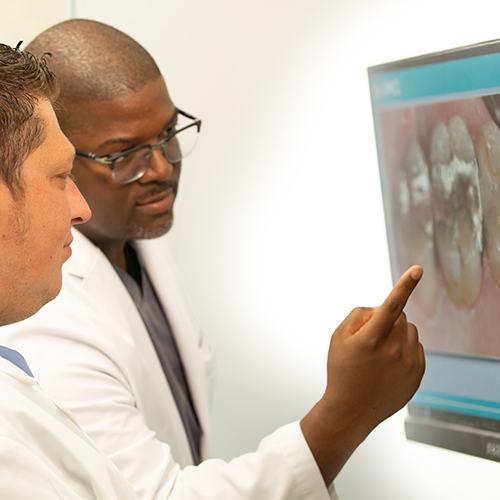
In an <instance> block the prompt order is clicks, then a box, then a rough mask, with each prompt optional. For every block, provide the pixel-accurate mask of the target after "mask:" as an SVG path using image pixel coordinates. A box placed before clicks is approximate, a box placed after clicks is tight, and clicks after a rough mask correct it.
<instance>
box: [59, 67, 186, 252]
mask: <svg viewBox="0 0 500 500" xmlns="http://www.w3.org/2000/svg"><path fill="white" fill-rule="evenodd" d="M175 112H176V111H175V106H174V104H173V103H172V101H171V99H170V97H169V95H168V92H167V88H166V86H165V82H164V80H163V78H162V77H158V78H157V79H155V80H153V81H151V82H149V83H147V84H146V85H145V86H144V87H142V88H141V89H140V90H138V91H131V92H130V93H129V94H126V95H124V96H120V97H117V98H116V99H111V100H107V101H90V102H85V103H84V104H82V105H81V106H79V109H78V110H75V111H74V113H76V115H75V114H73V115H72V116H70V121H71V123H72V124H73V123H74V125H72V126H71V127H69V129H68V130H67V131H66V133H67V134H68V137H69V139H70V140H71V141H72V143H73V144H74V145H75V147H76V148H77V149H78V150H80V151H84V152H92V153H94V154H96V155H98V156H102V155H108V154H112V153H117V152H120V151H123V150H125V149H128V148H131V147H134V146H138V145H141V144H147V143H156V142H157V141H158V137H159V136H161V134H162V133H163V132H164V131H165V130H166V129H167V128H168V127H169V126H171V125H172V120H173V119H174V118H175ZM153 151H154V152H153V155H152V158H151V160H150V164H149V168H148V169H147V171H146V172H145V174H144V175H143V177H141V178H140V179H139V180H137V181H135V182H132V183H130V184H125V185H123V184H117V183H116V182H115V181H114V180H113V179H112V177H111V172H110V170H109V169H108V168H107V167H106V166H105V165H102V164H100V163H97V162H95V161H92V160H88V159H85V158H80V157H77V158H76V160H75V168H74V175H75V179H76V182H77V184H78V187H79V188H80V189H81V191H82V193H83V195H84V196H85V198H86V199H87V200H88V202H89V205H90V207H91V209H92V220H91V221H90V222H89V223H88V224H85V226H83V227H82V231H83V232H84V233H85V234H87V236H89V237H90V238H91V239H92V240H93V241H94V242H96V243H97V244H99V242H105V241H110V240H127V239H134V238H154V237H157V236H160V235H162V234H164V233H166V232H167V231H168V230H169V229H170V227H171V226H172V223H173V203H174V200H175V196H176V194H177V187H178V183H179V174H180V163H177V164H175V165H171V164H170V163H168V162H167V160H166V159H165V157H164V156H163V154H162V152H161V150H160V149H158V148H155V149H154V150H153Z"/></svg>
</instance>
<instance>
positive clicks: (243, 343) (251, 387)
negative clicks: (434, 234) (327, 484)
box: [0, 0, 500, 500]
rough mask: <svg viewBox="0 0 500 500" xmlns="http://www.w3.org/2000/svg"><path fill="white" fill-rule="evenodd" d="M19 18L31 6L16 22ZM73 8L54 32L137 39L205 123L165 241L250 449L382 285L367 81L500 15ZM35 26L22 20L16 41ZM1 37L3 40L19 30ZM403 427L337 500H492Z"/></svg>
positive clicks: (306, 398) (338, 0)
mask: <svg viewBox="0 0 500 500" xmlns="http://www.w3.org/2000/svg"><path fill="white" fill-rule="evenodd" d="M28 3H29V4H31V6H32V7H33V6H34V5H37V4H38V2H34V1H32V2H18V3H16V6H15V7H11V8H10V10H11V11H18V5H21V4H28ZM44 4H45V2H44ZM71 4H72V5H70V2H52V3H50V5H51V9H52V7H53V14H55V15H56V17H57V16H59V15H62V17H65V16H66V15H68V14H67V13H68V10H67V9H69V8H71V9H72V11H73V13H74V14H76V15H77V16H78V17H89V18H94V19H98V20H101V21H104V22H108V23H110V24H113V25H115V26H116V27H118V28H121V29H123V30H124V31H126V32H128V33H129V34H131V35H132V36H134V37H135V38H137V39H138V40H139V41H140V42H141V43H142V44H143V45H144V46H145V47H146V48H147V49H149V50H150V51H151V52H152V54H153V55H154V56H155V58H156V59H157V61H158V63H159V64H160V66H161V68H162V70H163V72H164V75H165V76H166V79H167V82H168V85H169V88H170V92H171V94H172V96H173V98H174V100H175V102H176V103H177V105H178V106H179V107H181V108H184V109H186V110H187V111H190V112H192V113H194V114H197V115H199V116H200V117H202V118H203V119H204V124H203V132H202V135H201V137H200V143H199V146H198V149H197V150H196V152H195V153H194V154H193V156H192V157H191V158H190V159H188V160H187V161H185V163H184V172H183V181H182V188H181V192H180V196H179V199H178V202H177V205H176V206H177V211H176V217H177V219H176V224H175V228H174V230H173V231H172V234H171V242H170V243H171V249H172V251H173V252H174V254H175V256H176V259H177V261H178V263H179V267H180V270H181V275H182V279H183V283H184V286H185V289H186V291H187V293H188V295H189V297H190V299H191V303H192V309H193V311H194V312H195V314H196V316H197V318H198V321H199V323H200V324H201V325H202V327H203V329H204V330H205V331H206V332H207V333H208V334H209V335H210V336H211V337H212V339H213V341H214V343H215V344H216V348H217V351H218V370H219V375H218V378H219V382H218V387H217V393H216V399H215V406H214V412H215V430H216V438H217V440H218V453H219V455H220V456H222V457H225V458H230V457H232V456H235V455H237V454H240V453H242V452H246V451H250V450H252V449H254V448H255V446H256V445H257V443H258V441H259V439H260V438H261V437H263V436H264V435H265V434H267V433H269V432H271V431H272V430H274V429H275V428H276V427H277V426H279V425H281V424H282V423H285V422H288V421H290V420H293V419H297V418H300V417H301V416H302V415H303V414H304V413H305V412H306V411H307V410H308V409H309V408H310V406H311V405H312V404H313V403H314V402H315V401H316V399H317V398H319V397H320V395H321V392H322V390H323V387H324V378H325V377H324V372H325V358H326V351H327V346H328V342H329V337H330V334H331V332H332V331H333V329H334V328H335V326H336V325H337V324H338V323H339V322H340V321H341V320H342V319H343V317H344V316H345V315H346V314H347V313H348V312H349V311H350V309H351V308H352V307H353V306H355V305H374V304H377V303H379V302H380V301H381V300H382V298H383V297H384V296H385V294H386V292H387V291H388V290H389V288H390V286H391V279H390V272H389V262H388V255H387V245H386V241H385V228H384V220H383V210H382V202H381V195H380V187H379V179H378V168H377V163H376V151H375V143H374V134H373V127H372V122H371V110H370V103H369V94H368V85H367V76H366V67H367V66H368V65H370V64H376V63H380V62H386V61H390V60H394V59H398V58H402V57H408V56H413V55H417V54H421V53H425V52H431V51H435V50H440V49H446V48H451V47H454V46H459V45H464V44H468V43H475V42H479V41H484V40H488V39H492V38H498V37H500V28H499V25H498V16H497V15H496V14H497V13H498V6H497V4H496V3H495V2H493V1H486V0H476V1H475V2H474V5H473V6H470V5H468V4H467V5H466V4H463V6H462V4H459V3H457V2H454V1H452V0H441V1H440V2H435V1H430V0H420V1H419V2H415V1H412V2H409V1H407V0H371V1H370V2H367V1H366V0H330V1H327V0H308V1H307V2H306V1H300V0H274V1H272V2H269V1H265V0H253V1H251V2H250V1H245V0H239V1H230V0H212V1H210V2H207V1H203V0H163V1H160V0H144V1H143V2H141V3H140V4H138V3H137V2H132V1H131V0H121V1H118V0H108V1H107V2H102V1H97V0H74V1H73V2H71ZM35 19H36V20H37V22H39V21H40V20H41V19H39V18H38V13H36V14H32V15H31V16H30V17H29V18H25V17H23V22H26V29H25V30H24V31H26V32H27V31H28V30H29V29H31V27H28V23H31V21H32V20H35ZM44 22H45V21H44ZM0 23H1V26H2V37H3V36H4V33H5V29H4V28H5V27H7V28H9V24H12V23H11V22H9V23H6V22H5V21H4V18H3V17H2V20H1V21H0ZM42 24H43V23H42ZM48 24H50V23H48ZM4 25H5V26H4ZM37 30H38V29H37ZM37 30H35V31H37ZM13 34H14V35H15V36H14V40H17V38H19V37H18V35H17V33H16V32H14V33H13ZM23 36H24V35H23ZM9 37H11V38H12V36H11V35H10V34H9ZM12 43H15V42H12ZM403 418H404V412H401V413H400V414H398V415H396V416H394V417H393V418H391V419H390V420H389V421H387V422H385V423H384V424H383V425H381V426H380V427H379V428H378V429H377V430H376V432H374V433H373V434H372V436H371V437H370V438H369V439H368V440H367V442H366V443H364V444H363V446H361V447H360V449H359V450H358V451H357V452H356V453H355V454H354V456H353V457H352V459H351V460H350V462H349V463H348V465H347V466H346V467H345V469H344V470H343V471H342V473H341V475H340V476H339V478H338V480H337V487H338V491H339V493H340V495H341V497H342V499H343V500H363V499H370V500H401V499H404V500H448V499H450V498H453V499H455V500H471V499H474V500H475V499H481V500H490V499H491V500H492V499H497V498H499V496H500V493H498V491H497V480H496V477H497V475H498V472H499V471H500V465H499V464H496V463H493V462H488V461H485V460H480V459H475V458H472V457H468V456H465V455H460V454H456V453H453V452H449V451H446V450H441V449H437V448H433V447H429V446H425V445H421V444H417V443H411V442H407V441H406V440H405V438H404V434H403Z"/></svg>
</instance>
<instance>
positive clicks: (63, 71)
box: [27, 19, 160, 129]
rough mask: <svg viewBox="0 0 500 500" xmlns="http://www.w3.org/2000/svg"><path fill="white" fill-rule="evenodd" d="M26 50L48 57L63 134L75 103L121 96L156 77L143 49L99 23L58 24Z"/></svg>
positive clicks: (72, 118)
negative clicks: (56, 85)
mask: <svg viewBox="0 0 500 500" xmlns="http://www.w3.org/2000/svg"><path fill="white" fill-rule="evenodd" d="M27 50H29V51H30V52H32V53H34V54H38V55H42V54H44V53H47V52H48V53H50V54H51V57H50V59H49V67H50V69H51V70H52V71H53V72H54V73H55V74H56V76H57V78H58V81H59V84H60V87H61V93H60V97H59V107H58V108H59V109H58V110H57V111H58V117H59V121H60V122H61V125H62V126H63V129H64V128H67V127H69V126H70V124H73V123H74V122H75V119H76V118H77V116H78V113H75V111H76V110H77V109H78V108H77V107H76V104H77V103H78V104H80V103H82V102H85V101H87V102H88V101H95V100H107V99H112V98H115V97H118V96H121V95H125V94H127V93H129V92H131V91H132V92H134V91H137V90H139V89H141V88H142V87H143V86H144V85H145V84H146V83H148V82H150V81H152V80H154V79H156V78H158V77H159V76H160V70H159V69H158V66H157V65H156V63H155V61H154V60H153V58H152V57H151V55H150V54H149V53H148V52H147V51H146V50H145V49H144V48H143V47H142V46H141V45H139V44H138V43H137V42H136V41H135V40H133V39H132V38H130V37H129V36H128V35H126V34H125V33H123V32H121V31H119V30H117V29H115V28H113V27H111V26H108V25H106V24H103V23H99V22H97V21H89V20H84V19H71V20H69V21H64V22H62V23H59V24H56V25H55V26H52V27H51V28H48V29H47V30H45V31H43V32H42V33H41V34H40V35H38V36H37V37H36V38H35V39H34V40H33V41H32V42H31V43H30V44H29V45H28V47H27Z"/></svg>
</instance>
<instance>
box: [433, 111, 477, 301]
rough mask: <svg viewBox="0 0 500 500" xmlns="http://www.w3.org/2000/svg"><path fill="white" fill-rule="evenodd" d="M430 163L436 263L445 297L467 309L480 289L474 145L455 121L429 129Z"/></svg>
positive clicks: (460, 121) (459, 121)
mask: <svg viewBox="0 0 500 500" xmlns="http://www.w3.org/2000/svg"><path fill="white" fill-rule="evenodd" d="M431 164H432V165H431V183H432V200H433V215H434V232H435V239H436V250H437V256H438V261H439V264H440V267H441V270H442V272H443V276H444V279H445V283H446V288H447V290H448V295H449V296H450V298H451V299H452V301H453V302H454V303H455V304H456V305H457V306H459V307H467V308H469V307H472V305H473V304H474V301H475V300H476V298H477V296H478V294H479V289H480V287H481V252H482V210H481V203H480V199H479V179H478V167H477V162H476V159H475V157H474V146H473V143H472V139H471V137H470V135H469V133H468V131H467V125H466V123H465V120H464V119H463V118H461V117H460V116H454V117H453V118H452V119H451V120H450V122H449V125H448V127H446V126H445V125H444V124H443V123H439V124H438V125H437V126H436V128H435V129H434V132H433V135H432V140H431Z"/></svg>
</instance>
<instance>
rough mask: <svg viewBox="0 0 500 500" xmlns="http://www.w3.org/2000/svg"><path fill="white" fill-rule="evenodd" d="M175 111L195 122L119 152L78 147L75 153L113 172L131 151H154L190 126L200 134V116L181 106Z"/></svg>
mask: <svg viewBox="0 0 500 500" xmlns="http://www.w3.org/2000/svg"><path fill="white" fill-rule="evenodd" d="M175 111H176V113H177V114H178V115H181V116H184V117H186V118H189V119H190V120H193V122H192V123H189V124H188V125H186V126H185V127H182V128H180V129H179V130H175V131H174V133H173V134H171V135H169V136H167V137H165V138H164V139H162V140H161V141H158V142H156V143H154V144H139V145H138V146H133V147H131V148H128V149H125V150H123V151H119V152H118V153H112V154H109V155H102V156H100V155H96V154H95V153H87V152H85V151H80V150H78V149H77V150H76V151H75V155H76V156H80V157H82V158H87V159H88V160H93V161H96V162H98V163H101V164H102V165H106V166H107V167H108V168H109V170H111V172H113V170H114V169H115V168H116V165H115V162H116V161H117V160H119V159H120V158H123V157H126V156H128V155H129V154H131V153H135V152H136V151H139V150H140V149H142V148H149V149H150V151H153V149H154V148H157V147H161V146H163V145H164V144H166V143H168V141H171V140H172V139H173V138H174V137H175V136H176V135H177V134H179V133H180V132H182V131H183V130H186V129H188V128H190V127H196V131H197V133H198V134H199V133H200V130H201V123H202V121H201V119H200V118H196V117H195V116H193V115H191V114H189V113H187V112H186V111H182V110H181V109H179V108H176V109H175ZM162 151H164V149H163V148H162ZM164 154H165V153H164ZM167 160H168V158H167ZM181 160H182V158H180V159H179V160H177V161H176V162H173V163H179V162H180V161H181ZM169 161H170V160H169Z"/></svg>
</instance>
